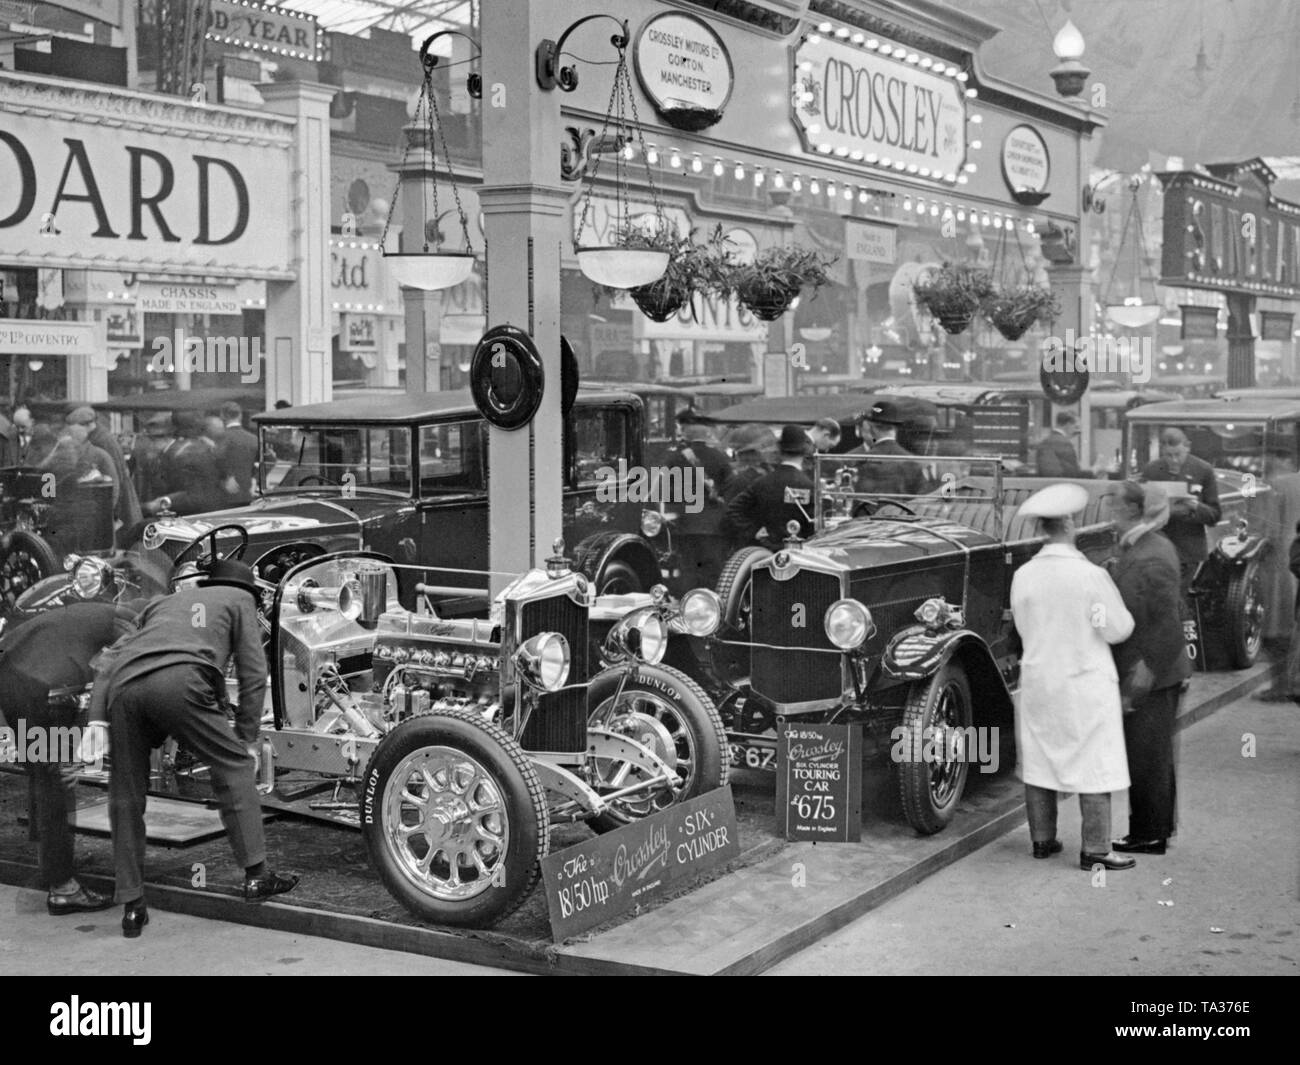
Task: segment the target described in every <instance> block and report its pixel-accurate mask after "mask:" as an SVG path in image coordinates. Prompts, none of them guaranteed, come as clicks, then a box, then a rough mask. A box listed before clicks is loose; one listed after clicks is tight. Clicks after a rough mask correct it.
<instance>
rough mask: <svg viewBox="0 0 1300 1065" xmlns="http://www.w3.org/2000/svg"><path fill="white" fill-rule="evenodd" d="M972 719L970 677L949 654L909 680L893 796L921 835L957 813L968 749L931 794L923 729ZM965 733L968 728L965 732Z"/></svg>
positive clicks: (932, 766)
mask: <svg viewBox="0 0 1300 1065" xmlns="http://www.w3.org/2000/svg"><path fill="white" fill-rule="evenodd" d="M973 718H974V713H973V709H972V704H971V694H970V682H969V681H968V680H967V679H966V671H965V670H964V669H962V667H961V665H960V664H959V663H957V662H956V661H954V660H952V659H949V660H948V661H947V662H945V663H944V664H943V665H942V666H940V667H939V669H938V670H937V671H936V672H935V674H934V675H933V676H932V677H930V678H929V679H927V680H919V681H916V682H915V683H914V684H912V686H911V688H910V690H909V691H908V695H907V704H906V706H904V708H903V720H902V727H903V728H904V729H905V730H906V734H905V735H904V737H903V739H902V741H901V742H902V744H903V748H902V749H903V758H902V761H901V762H900V763H899V764H898V767H897V769H898V787H899V797H900V799H901V800H902V803H903V812H904V814H905V815H906V816H907V821H908V824H910V825H911V826H912V827H913V828H914V829H916V831H918V832H920V833H922V834H924V835H927V836H929V835H933V834H934V833H936V832H939V831H941V830H942V829H944V828H945V827H947V825H948V822H949V821H951V820H952V818H953V814H955V813H956V812H957V804H958V803H959V802H960V801H961V796H962V791H963V790H964V789H965V787H966V777H967V774H968V772H969V770H970V761H969V752H967V757H966V758H965V759H964V760H962V761H961V762H960V763H959V764H957V765H956V767H955V769H954V771H953V775H952V777H951V779H950V780H949V781H948V782H947V785H946V786H945V787H943V788H942V789H940V790H941V792H942V794H941V795H940V796H939V797H936V795H935V790H936V789H935V787H934V786H933V785H934V775H935V769H936V766H935V764H934V763H932V762H929V761H926V760H925V757H924V752H925V749H926V747H927V745H928V737H927V732H926V730H927V729H930V728H933V727H936V726H942V725H943V724H945V723H946V724H947V725H950V726H955V727H958V728H962V729H967V728H970V726H971V722H972V720H973ZM967 735H969V733H968V734H967Z"/></svg>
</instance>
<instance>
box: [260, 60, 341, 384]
mask: <svg viewBox="0 0 1300 1065" xmlns="http://www.w3.org/2000/svg"><path fill="white" fill-rule="evenodd" d="M257 90H258V91H259V92H260V93H261V94H262V98H263V99H264V100H265V101H266V110H267V111H269V112H271V113H272V114H277V115H286V116H288V117H290V118H292V119H294V121H295V128H294V144H293V159H292V163H291V170H290V181H291V185H290V188H288V189H286V190H285V210H286V211H287V212H288V213H289V217H290V220H291V225H290V236H291V238H292V240H293V248H292V249H291V256H292V258H291V260H290V265H291V266H292V267H293V269H294V270H295V271H296V273H297V277H296V279H295V280H293V281H268V282H267V283H266V343H265V345H264V346H263V349H262V350H263V355H264V357H265V364H264V368H263V372H264V375H265V379H266V405H267V407H268V408H270V407H271V406H273V405H274V404H275V401H276V400H277V399H287V400H288V401H289V402H290V403H292V404H294V405H295V406H298V405H300V404H303V403H320V402H322V401H324V400H328V399H329V398H330V394H331V392H332V391H333V373H332V366H331V363H330V335H331V328H330V277H329V267H330V227H329V187H330V184H329V178H330V118H329V105H330V100H331V99H332V98H333V97H334V93H335V91H336V90H335V89H333V88H330V87H329V86H326V85H316V84H314V83H311V82H302V81H287V82H270V83H267V84H263V85H258V86H257Z"/></svg>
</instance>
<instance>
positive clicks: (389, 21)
mask: <svg viewBox="0 0 1300 1065" xmlns="http://www.w3.org/2000/svg"><path fill="white" fill-rule="evenodd" d="M277 6H279V7H284V8H288V9H289V10H291V11H300V12H302V13H303V14H304V15H315V16H316V19H317V21H319V22H320V24H321V26H322V27H324V28H325V29H327V30H331V31H334V32H337V33H352V34H358V35H364V34H365V32H366V31H367V30H369V29H371V28H372V27H375V26H377V27H379V28H380V29H384V30H392V31H393V32H395V33H409V34H410V35H411V38H412V40H414V41H415V42H416V43H417V44H418V43H419V42H420V41H422V40H423V39H424V38H425V37H427V36H429V34H431V33H437V32H438V31H439V30H450V29H460V30H464V29H468V27H469V26H470V24H471V22H472V21H475V20H476V19H475V15H476V12H475V11H474V10H473V9H474V8H475V7H476V6H477V4H476V3H475V0H279V3H278V5H277ZM440 50H441V49H435V51H440Z"/></svg>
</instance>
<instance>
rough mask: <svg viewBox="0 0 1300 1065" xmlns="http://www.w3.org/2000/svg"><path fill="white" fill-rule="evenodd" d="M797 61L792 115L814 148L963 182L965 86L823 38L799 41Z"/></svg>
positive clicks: (858, 159) (840, 155) (881, 165)
mask: <svg viewBox="0 0 1300 1065" xmlns="http://www.w3.org/2000/svg"><path fill="white" fill-rule="evenodd" d="M794 66H795V69H794V92H793V95H792V103H793V105H794V118H795V122H796V123H797V124H798V126H799V128H800V129H801V130H802V131H803V134H804V137H805V138H806V140H807V144H808V147H809V148H810V149H811V150H813V151H818V152H821V153H822V154H830V153H834V154H836V155H838V156H839V157H840V158H848V159H851V160H853V161H854V162H859V161H863V162H866V163H868V164H870V165H872V166H880V167H886V166H887V167H889V168H890V169H893V170H898V169H904V170H909V169H910V168H911V167H913V166H915V167H916V169H915V170H910V172H911V173H913V174H917V175H918V176H920V177H923V178H930V179H932V180H940V179H942V180H945V181H956V180H957V175H958V173H959V172H960V171H961V169H962V167H963V166H964V165H965V162H966V97H965V95H964V91H963V89H962V87H961V85H960V83H958V82H955V81H953V80H952V79H951V78H948V77H946V76H944V75H942V74H934V73H931V72H929V71H926V70H920V69H918V68H917V67H914V66H911V65H910V64H908V63H900V62H896V61H895V60H893V59H890V58H886V57H884V56H882V55H879V54H878V53H876V52H866V51H863V50H862V49H860V48H853V47H850V46H849V45H846V44H838V43H836V42H835V41H829V40H826V39H824V38H818V39H816V40H815V41H814V40H813V39H812V38H809V39H807V40H805V41H804V42H803V43H802V44H800V45H799V47H798V48H797V49H796V50H795V53H794Z"/></svg>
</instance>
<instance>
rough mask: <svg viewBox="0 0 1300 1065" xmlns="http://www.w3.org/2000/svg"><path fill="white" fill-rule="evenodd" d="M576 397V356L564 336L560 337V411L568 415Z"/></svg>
mask: <svg viewBox="0 0 1300 1065" xmlns="http://www.w3.org/2000/svg"><path fill="white" fill-rule="evenodd" d="M577 398H578V356H577V355H575V354H574V352H573V345H572V344H570V343H569V338H568V337H566V336H561V337H560V413H561V414H562V415H564V417H566V418H567V417H568V416H569V411H571V410H573V401H574V400H575V399H577Z"/></svg>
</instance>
